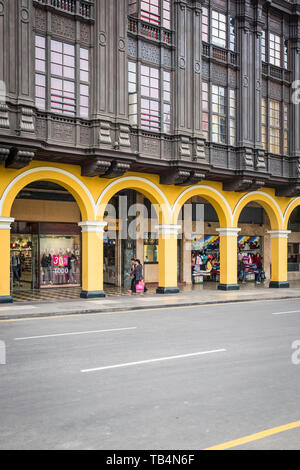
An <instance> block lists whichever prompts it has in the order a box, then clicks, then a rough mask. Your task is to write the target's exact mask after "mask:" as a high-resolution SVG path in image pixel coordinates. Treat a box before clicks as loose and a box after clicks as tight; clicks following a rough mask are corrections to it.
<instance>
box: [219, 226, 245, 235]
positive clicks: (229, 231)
mask: <svg viewBox="0 0 300 470" xmlns="http://www.w3.org/2000/svg"><path fill="white" fill-rule="evenodd" d="M216 231H217V232H219V234H220V237H237V235H238V233H239V232H240V231H241V229H240V228H236V227H226V228H216Z"/></svg>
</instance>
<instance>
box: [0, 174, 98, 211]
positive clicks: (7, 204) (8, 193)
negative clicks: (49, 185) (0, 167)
mask: <svg viewBox="0 0 300 470" xmlns="http://www.w3.org/2000/svg"><path fill="white" fill-rule="evenodd" d="M35 181H51V182H53V183H57V184H59V185H61V186H62V187H64V188H65V189H67V190H68V191H69V192H70V193H71V194H72V196H73V197H74V199H75V200H76V202H77V204H78V206H79V209H80V212H81V217H82V220H94V219H95V203H94V200H93V198H92V196H91V194H90V192H89V191H88V189H87V188H86V186H85V185H84V184H83V182H82V181H80V180H79V178H77V177H76V176H74V175H73V174H72V173H70V172H68V171H66V170H62V169H56V168H52V167H36V168H32V169H30V170H27V171H25V172H23V173H20V174H19V175H17V176H16V177H15V178H14V179H12V180H11V181H10V183H9V184H8V186H7V187H6V188H5V190H4V192H3V194H2V197H1V199H0V214H1V216H2V217H10V213H11V208H12V205H13V202H14V200H15V198H16V196H17V195H18V193H19V192H20V191H21V190H22V189H23V188H24V187H25V186H27V185H28V184H30V183H33V182H35Z"/></svg>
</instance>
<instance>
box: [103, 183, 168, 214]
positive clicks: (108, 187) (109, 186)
mask: <svg viewBox="0 0 300 470" xmlns="http://www.w3.org/2000/svg"><path fill="white" fill-rule="evenodd" d="M124 181H140V182H142V183H146V184H147V185H148V186H151V187H152V188H153V189H155V191H157V192H158V194H160V196H161V197H162V198H163V200H164V202H165V204H166V207H167V209H168V213H169V217H170V222H171V221H172V219H171V217H172V209H171V206H170V203H169V201H168V199H167V198H166V196H165V194H164V193H163V192H162V191H161V189H160V188H158V186H156V184H154V183H152V181H150V180H147V179H146V178H141V177H140V176H125V177H123V178H120V179H118V180H116V181H113V182H112V183H110V184H109V185H108V186H106V188H105V189H104V190H103V191H102V193H101V194H100V196H99V198H98V200H97V203H96V217H97V216H98V211H99V207H100V204H101V200H102V199H103V198H104V196H105V194H106V193H107V192H108V191H109V190H110V189H111V188H113V186H115V185H117V184H119V183H122V182H124ZM128 189H130V188H128ZM140 192H141V191H140ZM154 197H155V196H154Z"/></svg>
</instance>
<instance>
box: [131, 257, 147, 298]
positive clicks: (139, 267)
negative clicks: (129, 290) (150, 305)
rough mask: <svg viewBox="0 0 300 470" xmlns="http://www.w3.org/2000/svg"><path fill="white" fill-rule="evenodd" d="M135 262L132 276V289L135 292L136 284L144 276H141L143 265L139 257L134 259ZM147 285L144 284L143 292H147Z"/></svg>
mask: <svg viewBox="0 0 300 470" xmlns="http://www.w3.org/2000/svg"><path fill="white" fill-rule="evenodd" d="M135 262H136V264H135V270H134V276H135V285H134V291H133V292H136V285H137V284H138V283H139V282H140V281H142V280H143V279H144V276H143V266H142V264H141V262H140V260H139V259H136V260H135ZM147 290H148V289H147V287H146V286H144V292H147Z"/></svg>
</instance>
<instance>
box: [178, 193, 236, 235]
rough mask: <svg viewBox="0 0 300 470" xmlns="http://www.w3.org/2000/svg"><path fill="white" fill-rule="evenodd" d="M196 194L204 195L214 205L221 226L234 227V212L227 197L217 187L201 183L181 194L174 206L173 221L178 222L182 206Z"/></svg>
mask: <svg viewBox="0 0 300 470" xmlns="http://www.w3.org/2000/svg"><path fill="white" fill-rule="evenodd" d="M194 196H200V197H203V198H204V199H206V200H207V201H208V202H209V203H210V204H211V205H212V206H213V207H214V209H215V211H216V212H217V215H218V218H219V222H220V226H221V227H232V214H231V210H230V207H229V205H228V202H227V201H226V199H225V197H224V196H223V195H222V194H221V193H220V192H219V191H217V190H216V189H214V188H211V187H209V186H201V185H199V186H198V185H197V186H192V187H191V188H188V189H186V190H185V191H183V192H182V193H181V194H180V195H179V197H178V198H177V200H176V201H175V203H174V206H173V217H172V223H174V224H176V223H177V220H178V216H179V212H180V210H181V208H182V206H183V205H184V204H185V203H186V201H188V200H189V199H190V198H191V197H194Z"/></svg>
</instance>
